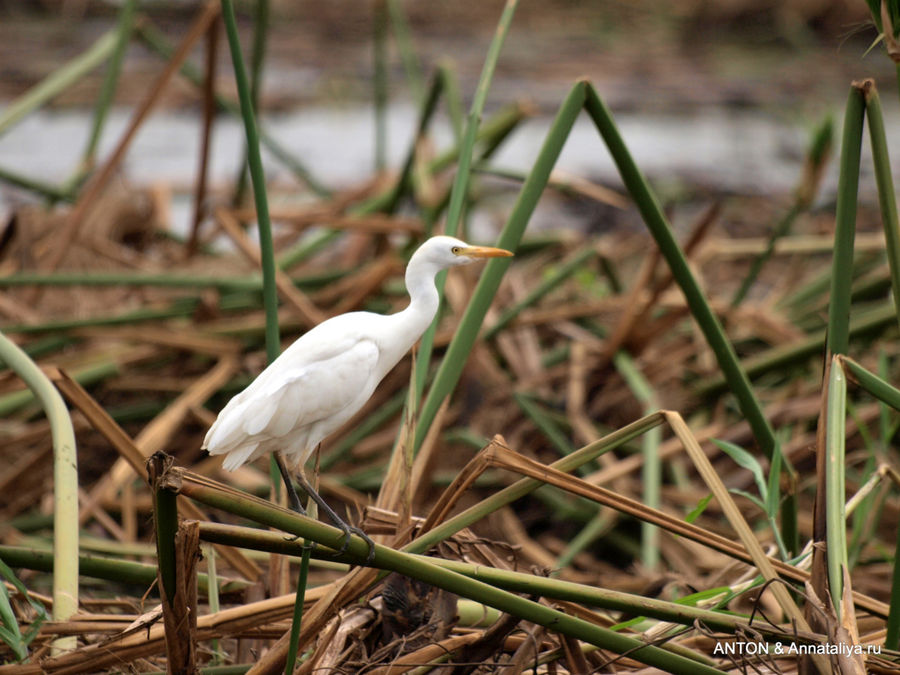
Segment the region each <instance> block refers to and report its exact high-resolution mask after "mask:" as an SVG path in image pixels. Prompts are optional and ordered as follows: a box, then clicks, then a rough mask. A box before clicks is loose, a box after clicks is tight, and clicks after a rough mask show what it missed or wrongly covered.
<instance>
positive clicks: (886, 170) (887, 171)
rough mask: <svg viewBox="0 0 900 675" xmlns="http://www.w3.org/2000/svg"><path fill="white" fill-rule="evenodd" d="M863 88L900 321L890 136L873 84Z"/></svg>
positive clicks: (899, 240) (899, 239) (899, 226)
mask: <svg viewBox="0 0 900 675" xmlns="http://www.w3.org/2000/svg"><path fill="white" fill-rule="evenodd" d="M862 86H863V92H864V96H865V100H866V117H867V118H868V120H869V138H870V140H871V143H872V162H873V164H874V166H875V181H876V183H877V185H878V205H879V207H880V208H881V224H882V226H883V227H884V239H885V244H886V249H887V250H886V253H887V259H888V266H889V267H890V270H891V290H892V291H893V297H894V307H895V308H897V315H898V321H900V222H898V219H897V196H896V194H895V193H894V179H893V178H892V176H891V162H890V158H889V157H888V144H887V135H886V134H885V131H884V116H883V115H882V113H881V102H880V100H879V98H878V91H877V90H876V89H875V83H874V82H873V81H872V80H866V81H865V82H864V83H863V85H862Z"/></svg>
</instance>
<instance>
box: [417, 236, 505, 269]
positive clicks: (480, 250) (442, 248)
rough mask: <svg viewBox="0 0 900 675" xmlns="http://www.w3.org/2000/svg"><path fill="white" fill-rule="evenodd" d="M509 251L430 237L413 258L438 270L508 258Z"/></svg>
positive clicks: (439, 237)
mask: <svg viewBox="0 0 900 675" xmlns="http://www.w3.org/2000/svg"><path fill="white" fill-rule="evenodd" d="M511 255H512V253H511V252H510V251H507V250H505V249H502V248H493V247H491V246H471V245H469V244H467V243H466V242H464V241H462V240H460V239H456V238H455V237H446V236H438V237H431V239H429V240H427V241H426V242H425V243H424V244H422V245H421V246H420V247H419V249H418V250H417V251H416V252H415V255H414V257H416V258H420V257H421V258H422V259H424V260H426V261H428V262H429V263H431V264H433V265H436V266H437V267H439V268H442V269H445V268H447V267H456V266H457V265H468V264H469V263H473V262H477V261H479V260H484V259H485V258H508V257H510V256H511Z"/></svg>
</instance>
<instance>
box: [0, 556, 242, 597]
mask: <svg viewBox="0 0 900 675" xmlns="http://www.w3.org/2000/svg"><path fill="white" fill-rule="evenodd" d="M0 560H3V562H5V563H6V564H7V565H9V566H10V567H21V568H23V569H27V570H35V571H37V572H52V571H53V551H50V550H42V549H39V548H29V547H27V546H3V545H0ZM78 573H79V575H80V576H83V577H88V578H91V579H104V580H106V581H115V582H117V583H123V584H133V585H134V586H136V587H139V588H144V589H146V588H148V587H149V586H151V585H153V583H154V582H155V581H156V578H157V576H156V573H157V566H156V565H155V564H152V565H151V564H149V563H140V562H136V561H134V560H121V559H119V558H112V557H110V556H102V555H95V554H93V553H81V554H79V556H78ZM210 582H211V578H210V575H208V574H203V573H200V574H198V575H197V588H198V589H199V590H200V592H201V593H204V594H207V593H210V591H211V587H210ZM218 583H219V588H218V592H219V593H234V592H238V591H243V590H246V589H247V587H248V586H249V585H250V584H249V582H246V581H244V580H238V579H231V580H228V581H225V580H222V579H219V580H218Z"/></svg>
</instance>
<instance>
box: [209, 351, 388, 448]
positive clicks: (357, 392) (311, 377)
mask: <svg viewBox="0 0 900 675" xmlns="http://www.w3.org/2000/svg"><path fill="white" fill-rule="evenodd" d="M337 342H341V341H337ZM340 346H342V347H345V348H344V349H334V350H327V355H326V356H325V358H319V359H317V360H314V361H310V360H309V359H303V362H302V363H299V364H298V363H296V362H297V361H298V360H299V359H295V360H294V362H292V361H291V359H285V360H282V359H277V360H276V361H275V362H273V363H272V365H271V366H269V368H267V369H266V370H265V371H264V372H263V373H262V374H261V375H260V376H259V377H258V378H257V379H256V380H255V381H254V382H253V384H252V385H251V386H250V387H248V388H247V389H246V390H245V391H243V392H242V393H240V394H238V395H237V396H235V397H234V398H233V399H232V400H231V401H230V402H229V403H228V405H226V406H225V408H224V409H223V410H222V412H221V413H220V414H219V417H218V418H217V419H216V422H215V424H214V425H213V426H212V427H211V428H210V430H209V433H208V434H207V438H206V442H205V444H204V445H205V446H206V448H207V449H208V450H209V452H210V454H213V455H218V454H224V453H229V452H232V451H235V450H239V449H240V448H242V447H245V446H248V445H250V444H259V443H260V442H261V441H265V440H271V439H277V438H281V437H284V436H286V435H288V434H290V433H291V432H293V431H295V430H298V429H300V428H302V427H305V426H307V425H310V424H314V423H315V422H319V421H322V420H325V419H327V418H330V417H332V416H335V415H337V414H339V413H340V412H341V411H343V410H344V409H345V408H346V407H347V406H348V405H351V404H352V403H353V402H354V401H356V400H357V399H358V398H359V397H360V396H362V395H363V393H364V392H368V393H367V394H365V398H368V396H369V395H371V390H372V389H373V388H374V384H377V383H372V382H371V380H372V379H373V373H375V370H376V368H375V366H376V364H377V363H378V354H379V352H378V347H377V346H376V344H375V343H374V342H373V341H372V340H370V339H365V338H358V339H356V340H354V341H353V342H352V344H350V346H346V345H340ZM287 354H288V352H285V354H283V355H282V356H286V355H287ZM363 400H365V399H363ZM248 456H249V455H248Z"/></svg>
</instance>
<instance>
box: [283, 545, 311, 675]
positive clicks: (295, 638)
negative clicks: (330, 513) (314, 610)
mask: <svg viewBox="0 0 900 675" xmlns="http://www.w3.org/2000/svg"><path fill="white" fill-rule="evenodd" d="M301 547H302V551H301V554H300V578H299V579H297V594H296V595H295V596H294V616H293V618H292V619H291V638H290V643H289V644H288V652H287V657H286V658H285V661H284V673H285V675H291V673H293V672H294V664H295V663H296V662H297V644H298V642H299V640H300V625H301V624H302V623H303V602H304V600H305V599H306V582H307V579H308V576H309V558H310V555H311V553H312V550H313V547H312V545H311V544H309V543H308V542H306V541H304V542H303V543H302V544H301Z"/></svg>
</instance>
